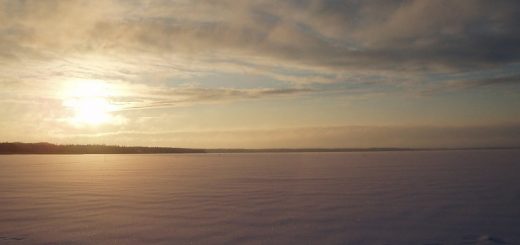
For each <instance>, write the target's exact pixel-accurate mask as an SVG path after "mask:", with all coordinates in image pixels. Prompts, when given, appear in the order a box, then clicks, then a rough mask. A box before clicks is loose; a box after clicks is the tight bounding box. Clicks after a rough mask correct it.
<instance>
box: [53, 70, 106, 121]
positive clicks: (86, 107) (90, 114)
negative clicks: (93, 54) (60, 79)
mask: <svg viewBox="0 0 520 245" xmlns="http://www.w3.org/2000/svg"><path fill="white" fill-rule="evenodd" d="M112 90H113V88H111V87H110V86H109V85H108V84H107V83H106V82H104V81H99V80H74V81H70V82H68V83H66V86H65V87H64V89H63V91H62V97H63V105H64V106H65V107H66V108H68V109H69V112H70V113H71V115H70V116H69V117H68V118H67V121H68V122H70V123H72V124H73V125H76V126H98V125H102V124H107V123H113V122H114V121H115V120H116V117H114V115H112V112H114V111H115V109H116V107H115V105H114V104H112V103H111V102H110V97H111V95H112V93H113V91H112Z"/></svg>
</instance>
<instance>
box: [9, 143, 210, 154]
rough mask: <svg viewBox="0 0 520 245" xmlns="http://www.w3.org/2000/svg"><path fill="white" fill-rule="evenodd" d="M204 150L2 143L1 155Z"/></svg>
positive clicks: (196, 150)
mask: <svg viewBox="0 0 520 245" xmlns="http://www.w3.org/2000/svg"><path fill="white" fill-rule="evenodd" d="M205 152H206V151H205V150H202V149H189V148H171V147H141V146H117V145H56V144H51V143H45V142H44V143H0V154H151V153H205Z"/></svg>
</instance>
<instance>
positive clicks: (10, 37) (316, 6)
mask: <svg viewBox="0 0 520 245" xmlns="http://www.w3.org/2000/svg"><path fill="white" fill-rule="evenodd" d="M0 4H1V5H0V6H1V8H0V9H1V11H0V20H1V23H2V25H1V26H0V32H1V33H2V35H1V38H0V44H1V45H0V47H2V48H0V54H1V56H2V57H3V58H2V59H3V60H4V62H14V61H16V60H19V59H26V58H28V57H31V58H43V59H55V58H56V57H62V56H70V55H84V54H91V53H96V54H105V55H115V56H120V58H122V59H123V60H124V62H128V61H129V60H132V59H140V58H143V55H144V56H148V55H151V56H153V57H156V58H159V59H160V60H162V61H163V62H164V63H168V61H169V59H170V58H171V57H177V58H178V57H184V58H183V59H187V60H188V62H189V60H190V59H191V60H192V61H193V60H196V63H203V62H206V64H205V65H206V66H207V65H208V63H209V64H215V63H219V62H220V61H222V60H226V61H247V60H249V59H250V57H261V58H263V59H264V60H265V62H266V63H276V64H282V65H283V66H287V67H300V68H302V69H307V70H311V71H314V72H326V71H328V72H332V71H333V72H338V71H350V72H356V71H358V70H368V71H374V72H379V71H381V70H386V71H394V72H400V71H403V70H405V71H408V72H418V71H446V69H463V70H467V69H475V68H476V67H497V66H500V65H503V64H509V63H514V62H518V61H519V58H520V48H519V45H517V43H518V41H520V31H519V30H518V28H517V27H516V26H517V23H518V22H519V21H520V20H519V18H520V17H519V16H520V14H519V13H518V11H519V9H520V5H519V3H517V2H516V1H493V2H492V3H491V2H489V1H482V0H476V1H445V0H440V1H421V0H414V1H395V0H394V1H362V2H361V1H331V0H310V1H285V2H281V3H280V2H279V1H269V0H263V1H260V0H258V1H243V2H240V3H237V2H236V1H229V0H227V1H218V2H215V1H197V3H193V2H189V1H115V0H113V1H80V0H73V1H58V0H44V1H31V0H29V1H2V2H0ZM186 57H191V58H186ZM144 61H145V62H144V63H146V62H148V61H146V60H144ZM256 63H257V62H256V61H253V62H252V65H253V66H255V65H257V64H256ZM142 65H143V66H147V64H142ZM217 66H218V64H217ZM143 70H144V69H143Z"/></svg>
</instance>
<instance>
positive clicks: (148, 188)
mask: <svg viewBox="0 0 520 245" xmlns="http://www.w3.org/2000/svg"><path fill="white" fill-rule="evenodd" d="M0 244H424V245H426V244H428V245H434V244H436V245H440V244H520V151H518V150H493V151H484V150H482V151H432V152H371V153H368V152H365V153H362V152H358V153H278V154H270V153H261V154H186V155H168V154H165V155H4V156H0Z"/></svg>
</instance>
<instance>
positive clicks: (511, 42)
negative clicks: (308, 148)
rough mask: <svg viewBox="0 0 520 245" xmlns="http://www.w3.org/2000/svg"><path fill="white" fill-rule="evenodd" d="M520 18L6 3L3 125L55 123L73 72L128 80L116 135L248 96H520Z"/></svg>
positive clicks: (479, 8)
mask: <svg viewBox="0 0 520 245" xmlns="http://www.w3.org/2000/svg"><path fill="white" fill-rule="evenodd" d="M518 23H520V2H518V1H506V0H497V1H486V0H460V1H448V0H435V1H434V0H431V1H428V0H408V1H393V0H372V1H356V0H351V1H334V0H304V1H274V0H272V1H271V0H251V1H231V0H221V1H210V0H200V1H188V0H178V1H161V0H155V1H154V0H143V1H137V0H136V1H132V0H119V1H118V0H100V1H80V0H70V1H65V0H61V1H60V0H33V1H31V0H27V1H9V0H0V96H1V98H0V103H1V104H0V106H1V107H2V108H3V112H0V113H2V114H3V118H2V119H1V120H2V121H3V122H2V124H4V125H6V124H9V123H8V122H7V119H5V118H7V117H9V118H13V117H15V115H16V113H14V112H13V110H18V109H13V108H24V111H25V112H26V113H32V114H33V115H34V114H36V113H40V112H37V111H38V110H40V109H41V106H42V103H43V104H45V105H47V104H48V105H49V108H48V110H47V111H48V113H47V114H44V115H41V118H40V119H46V120H49V117H50V118H57V121H59V119H60V118H59V117H60V113H63V112H62V111H60V110H66V108H61V107H63V105H62V104H63V103H62V100H63V98H62V95H60V94H59V93H58V92H57V91H59V90H60V88H61V87H63V86H64V84H65V85H66V84H67V82H70V81H76V80H96V81H103V82H104V83H106V84H108V85H109V86H116V87H117V88H118V89H117V90H118V92H117V93H113V94H109V95H107V96H108V97H109V99H110V101H111V103H113V104H115V105H117V106H118V107H117V108H118V109H117V110H116V112H115V113H118V112H119V114H120V115H119V116H120V118H124V120H121V122H122V123H121V125H122V126H121V127H125V128H118V129H117V130H119V131H121V130H123V131H129V130H130V131H132V130H135V128H128V127H129V126H128V121H129V120H130V121H132V120H134V121H135V120H139V118H145V117H146V115H145V114H146V113H145V112H140V114H139V115H138V117H136V118H131V116H129V115H125V113H128V111H134V110H139V111H143V110H144V111H146V110H158V109H162V110H165V111H164V113H163V114H169V113H168V112H167V111H166V110H168V109H172V108H178V107H189V106H193V105H198V104H206V105H207V104H218V103H233V102H235V103H240V102H241V101H244V100H277V99H280V98H292V99H293V100H298V99H300V98H301V97H309V96H310V97H312V96H315V97H318V98H319V97H330V96H344V97H348V98H351V97H358V96H374V97H378V96H387V95H389V94H394V95H395V94H396V93H397V94H400V93H402V94H407V95H410V94H412V95H413V96H442V95H443V94H446V93H451V92H454V91H455V92H458V93H465V92H464V91H470V92H471V91H474V90H475V89H478V88H481V89H498V90H503V92H505V93H513V95H511V94H510V95H509V96H510V97H512V98H513V100H514V102H515V103H518V97H519V96H518V91H520V90H519V84H520V65H519V64H518V62H519V61H520V45H519V44H518V43H520V25H519V24H518ZM461 91H462V92H461ZM501 93H502V92H500V93H499V94H498V95H495V96H497V97H500V96H501V95H500V94H501ZM490 100H493V98H491V99H490ZM31 103H36V104H39V107H31V106H27V105H28V104H31ZM477 106H480V105H475V107H477ZM510 106H511V108H506V110H509V111H512V110H513V109H512V107H513V106H515V105H510ZM36 108H39V109H36ZM60 108H61V109H60ZM366 109H367V110H370V108H366ZM31 110H32V111H31ZM117 111H118V112H117ZM306 113H311V114H312V113H313V112H312V111H308V112H306ZM504 113H505V112H504ZM19 114H20V115H21V114H23V113H21V112H20V113H19ZM509 114H511V113H509ZM21 118H23V117H21ZM502 121H504V120H502ZM502 121H497V122H496V124H497V125H499V124H500V123H502ZM506 121H509V122H515V121H520V118H519V116H518V115H511V116H510V117H509V118H507V120H506ZM123 122H126V123H123ZM346 123H347V124H348V122H344V121H338V122H332V123H331V124H334V125H338V124H346ZM123 124H126V126H124V125H123ZM130 124H131V123H130ZM378 124H381V122H373V123H372V125H378ZM383 124H384V123H383ZM454 124H457V123H454ZM459 124H460V123H459ZM472 124H476V123H472ZM477 124H478V123H477ZM271 126H272V125H271ZM275 126H276V125H275ZM315 126H319V127H322V126H327V125H315ZM244 127H247V125H245V126H244ZM251 127H253V126H251ZM286 127H287V125H279V128H286ZM156 130H157V132H159V131H160V130H163V131H164V130H170V129H168V128H165V126H164V125H160V126H159V125H158V126H157V128H156ZM424 130H426V129H424ZM74 133H77V132H74ZM345 137H347V136H345ZM347 138H348V137H347ZM48 139H49V140H52V137H51V138H48ZM324 141H326V140H324ZM328 142H332V141H330V140H329V141H328ZM253 145H254V144H253ZM282 145H283V144H282ZM327 145H330V144H327Z"/></svg>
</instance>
